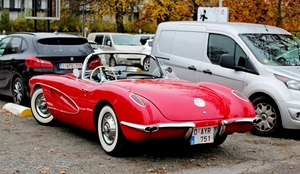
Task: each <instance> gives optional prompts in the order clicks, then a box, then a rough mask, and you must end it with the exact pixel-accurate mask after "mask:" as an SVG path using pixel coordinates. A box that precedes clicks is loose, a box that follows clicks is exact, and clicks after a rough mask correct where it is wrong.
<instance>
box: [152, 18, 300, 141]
mask: <svg viewBox="0 0 300 174" xmlns="http://www.w3.org/2000/svg"><path fill="white" fill-rule="evenodd" d="M171 36H172V40H170V39H169V38H170V37H171ZM299 43H300V42H299V39H298V38H296V37H295V36H293V35H292V34H291V33H289V32H287V31H286V30H284V29H282V28H278V27H274V26H268V25H262V24H250V23H233V22H225V23H222V22H199V21H197V22H196V21H194V22H192V21H186V22H183V21H181V22H166V23H161V24H160V25H159V26H158V28H157V32H156V35H155V40H154V43H153V48H152V54H153V55H154V56H156V57H158V58H161V62H162V63H163V64H164V65H165V66H166V67H169V68H171V69H172V70H173V71H175V72H176V74H177V76H178V77H179V78H181V79H185V80H189V81H193V82H199V81H208V82H215V83H220V84H223V85H227V86H229V87H231V88H234V89H237V90H239V91H240V92H242V93H243V94H244V95H245V96H247V97H248V98H249V99H250V100H251V101H252V103H253V105H254V107H255V111H256V117H257V119H259V120H261V121H260V122H259V123H257V124H255V126H254V129H253V132H254V133H256V134H258V135H265V136H270V135H274V134H276V133H278V132H280V131H281V130H282V128H285V129H300V97H299V96H300V87H299V86H300V75H299V74H300V68H299V65H300V61H299V56H300V54H299V53H300V50H299Z"/></svg>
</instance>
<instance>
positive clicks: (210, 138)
mask: <svg viewBox="0 0 300 174" xmlns="http://www.w3.org/2000/svg"><path fill="white" fill-rule="evenodd" d="M213 142H214V127H202V128H194V129H193V133H192V137H191V140H190V144H191V145H194V144H206V143H213Z"/></svg>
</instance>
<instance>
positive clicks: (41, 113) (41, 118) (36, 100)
mask: <svg viewBox="0 0 300 174" xmlns="http://www.w3.org/2000/svg"><path fill="white" fill-rule="evenodd" d="M30 104H31V112H32V115H33V117H34V119H35V120H36V121H37V122H38V123H39V124H41V125H50V124H52V123H53V122H54V117H53V116H52V115H51V113H50V112H49V110H48V107H47V104H46V99H45V96H44V93H43V90H42V89H41V88H38V89H36V90H35V91H34V92H33V95H32V97H31V101H30Z"/></svg>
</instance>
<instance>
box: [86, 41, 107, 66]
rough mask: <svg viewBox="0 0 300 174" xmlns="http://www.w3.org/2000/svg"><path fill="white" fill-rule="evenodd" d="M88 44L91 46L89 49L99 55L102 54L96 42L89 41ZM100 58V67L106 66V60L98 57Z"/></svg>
mask: <svg viewBox="0 0 300 174" xmlns="http://www.w3.org/2000/svg"><path fill="white" fill-rule="evenodd" d="M89 44H90V45H91V47H92V48H93V50H94V51H95V52H96V53H100V52H102V51H103V50H101V49H100V48H99V47H98V44H97V42H94V41H90V40H89ZM100 58H101V62H102V65H106V59H105V57H103V56H102V57H100Z"/></svg>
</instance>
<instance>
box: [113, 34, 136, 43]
mask: <svg viewBox="0 0 300 174" xmlns="http://www.w3.org/2000/svg"><path fill="white" fill-rule="evenodd" d="M112 39H113V42H114V44H115V45H131V46H140V45H141V43H140V41H139V40H138V38H137V37H136V36H134V35H119V34H116V35H112Z"/></svg>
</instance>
